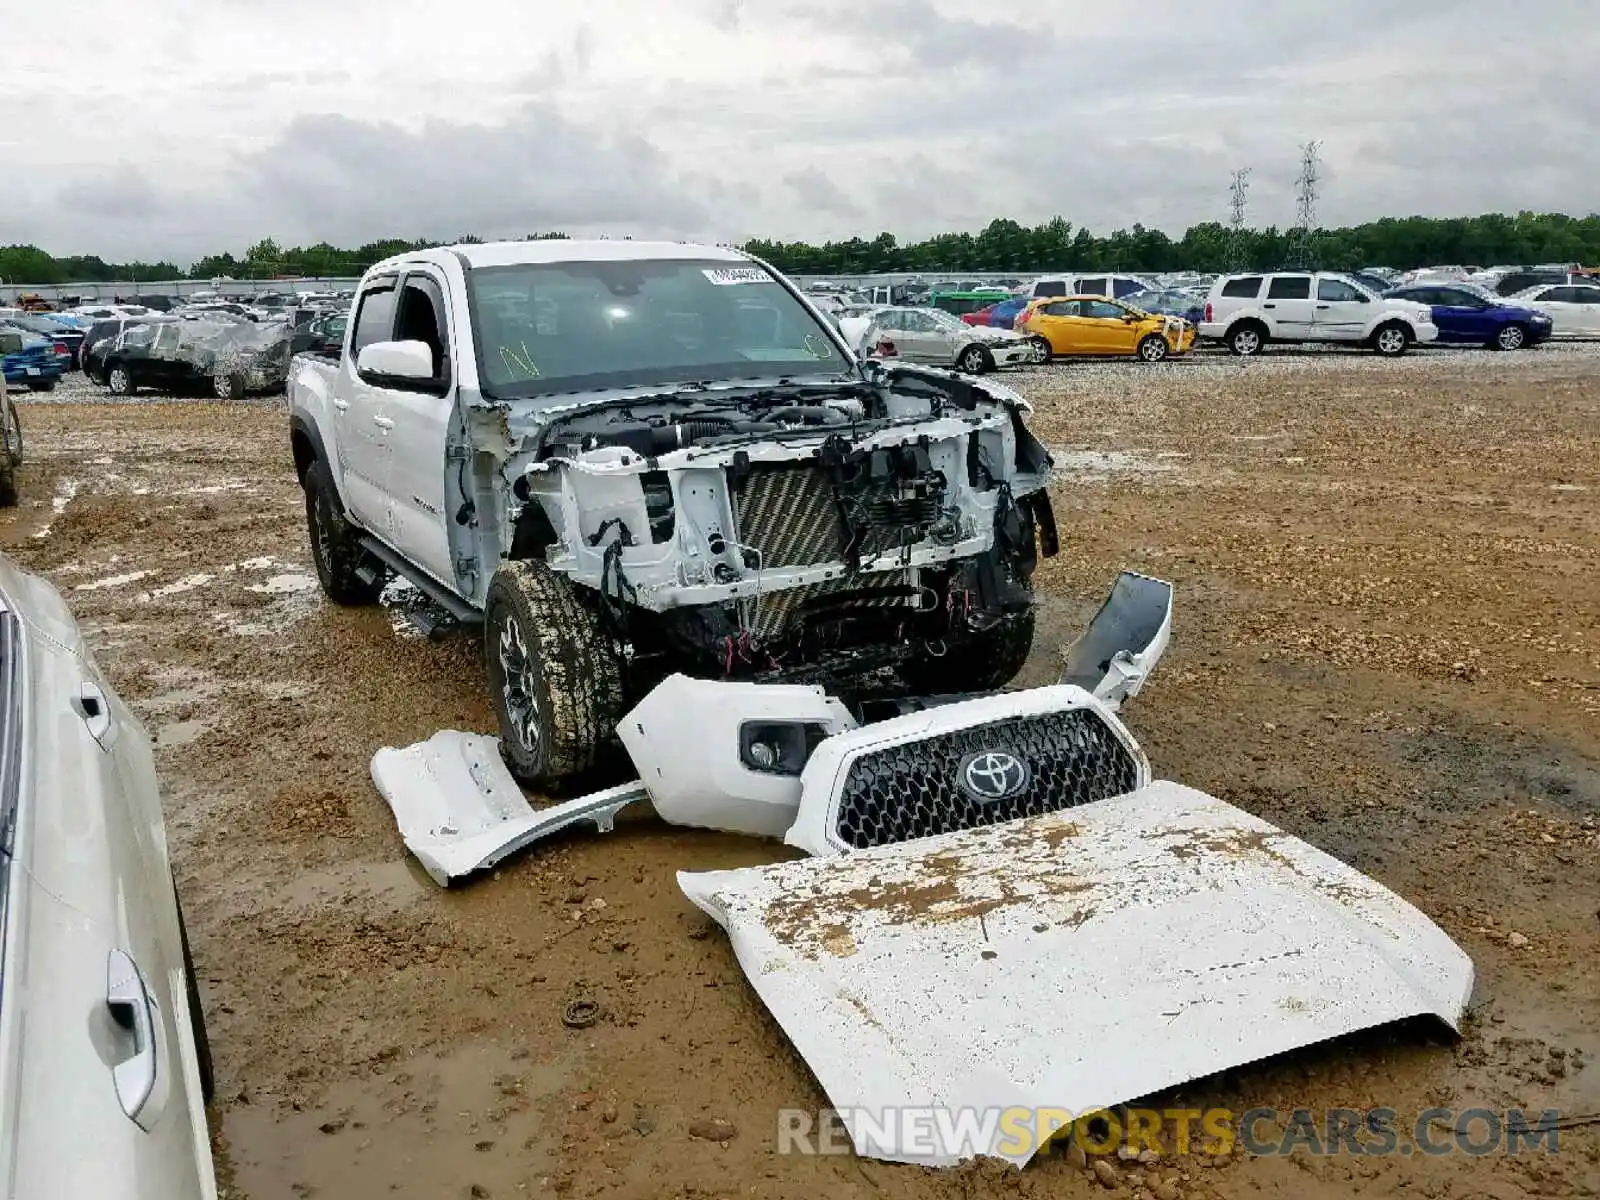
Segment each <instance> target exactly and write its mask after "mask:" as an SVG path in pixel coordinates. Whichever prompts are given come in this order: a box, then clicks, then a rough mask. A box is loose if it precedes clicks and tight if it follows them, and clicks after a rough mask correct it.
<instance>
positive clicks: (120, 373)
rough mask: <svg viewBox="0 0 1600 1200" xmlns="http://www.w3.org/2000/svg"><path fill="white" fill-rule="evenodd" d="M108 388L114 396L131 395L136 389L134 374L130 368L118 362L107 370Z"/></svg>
mask: <svg viewBox="0 0 1600 1200" xmlns="http://www.w3.org/2000/svg"><path fill="white" fill-rule="evenodd" d="M106 388H107V390H108V391H110V393H111V394H112V395H113V396H131V395H133V391H134V384H133V376H132V375H131V374H129V373H128V368H127V367H125V366H123V365H122V364H121V363H117V364H116V365H115V366H113V367H112V368H111V369H110V370H108V371H107V372H106Z"/></svg>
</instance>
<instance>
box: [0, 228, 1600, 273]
mask: <svg viewBox="0 0 1600 1200" xmlns="http://www.w3.org/2000/svg"><path fill="white" fill-rule="evenodd" d="M565 236H567V235H565V234H561V233H535V234H529V235H528V238H529V239H530V240H532V239H539V238H561V237H565ZM455 240H457V241H462V242H476V241H481V240H482V239H480V238H477V237H473V236H470V235H468V236H464V237H461V238H458V239H455ZM436 244H438V243H437V242H436V241H434V240H427V239H424V240H419V241H405V240H404V239H399V238H392V239H388V240H385V241H377V242H368V243H367V244H366V245H364V246H358V247H355V248H353V249H341V248H339V247H337V246H332V245H329V244H328V243H326V242H320V243H318V244H317V245H315V246H293V247H283V246H280V245H278V243H277V242H276V241H274V240H273V239H272V238H263V239H261V240H260V241H258V242H256V243H255V244H254V245H253V246H251V247H250V248H249V249H248V250H246V251H245V252H244V254H243V255H242V256H239V257H235V256H234V255H233V254H232V253H231V252H230V253H222V254H213V255H207V256H206V257H204V258H202V259H200V260H199V261H198V262H196V263H195V264H194V265H193V266H191V267H190V268H189V269H188V270H187V271H185V270H183V269H182V268H180V267H178V266H177V265H175V264H173V263H170V262H153V263H151V262H129V263H108V262H106V261H104V260H103V259H101V258H98V257H96V256H94V255H79V256H73V257H68V258H55V257H53V256H51V255H50V254H48V253H46V252H45V251H43V250H41V249H39V248H38V247H36V246H6V247H0V279H4V280H5V281H6V282H8V283H42V284H60V283H101V282H103V283H114V282H144V281H153V280H161V279H180V278H184V277H188V278H190V279H213V278H216V277H219V276H228V277H231V278H234V279H272V278H276V277H280V276H333V277H344V276H356V275H360V274H361V273H362V271H364V270H366V268H367V267H369V266H371V265H372V264H373V263H375V262H377V261H378V260H380V259H383V258H387V257H389V256H390V255H393V254H400V253H404V252H405V251H408V250H415V249H419V248H421V247H423V246H430V245H436ZM742 248H743V249H745V250H747V251H749V252H750V253H752V254H755V255H757V256H759V257H761V258H764V259H766V260H767V261H768V262H771V263H772V264H773V265H774V266H776V267H778V268H779V269H780V270H782V271H785V272H788V273H791V274H796V275H864V274H879V273H892V272H974V271H1003V272H1013V273H1016V274H1028V273H1032V272H1042V271H1057V270H1082V271H1132V272H1160V271H1179V270H1193V271H1228V270H1271V269H1273V268H1276V267H1282V266H1285V265H1288V264H1290V263H1292V262H1294V261H1296V260H1299V259H1304V260H1306V261H1305V265H1312V266H1317V267H1321V268H1323V269H1325V270H1355V269H1359V268H1361V267H1367V266H1383V267H1394V268H1397V269H1402V270H1403V269H1406V268H1409V267H1418V266H1429V265H1441V264H1446V263H1449V264H1462V265H1473V266H1489V265H1493V264H1500V263H1506V264H1528V263H1566V262H1572V263H1585V264H1590V265H1594V264H1600V214H1596V213H1591V214H1589V215H1588V216H1586V217H1571V216H1567V215H1565V214H1563V213H1535V212H1521V213H1518V214H1516V215H1515V216H1510V215H1507V214H1505V213H1485V214H1483V215H1481V216H1476V217H1385V218H1383V219H1382V220H1378V221H1370V222H1368V223H1366V224H1364V225H1353V226H1349V227H1346V228H1342V229H1318V230H1314V231H1312V232H1311V233H1310V234H1307V235H1304V236H1303V237H1300V238H1297V237H1296V231H1295V230H1290V229H1279V228H1277V227H1276V226H1269V227H1267V228H1265V229H1243V230H1238V231H1234V230H1231V229H1229V228H1228V227H1226V226H1224V225H1222V224H1221V223H1220V222H1216V221H1207V222H1203V223H1201V224H1199V225H1194V226H1191V227H1190V228H1189V229H1188V230H1186V231H1185V232H1184V234H1183V236H1182V237H1181V238H1176V239H1174V238H1172V237H1170V236H1169V235H1167V234H1166V233H1164V232H1162V231H1161V230H1159V229H1146V228H1145V227H1144V226H1143V225H1137V224H1136V225H1134V226H1133V227H1132V228H1131V229H1119V230H1117V231H1115V232H1114V233H1110V234H1107V235H1105V236H1103V237H1102V236H1099V235H1096V234H1095V233H1093V232H1092V231H1091V230H1089V229H1087V228H1082V227H1075V226H1074V225H1073V224H1072V222H1070V221H1068V220H1066V219H1065V218H1063V217H1052V218H1051V219H1050V220H1048V221H1045V222H1043V223H1042V224H1039V225H1023V224H1020V223H1019V222H1017V221H1013V220H1009V219H1007V218H997V219H995V220H993V221H991V222H989V224H988V225H987V226H986V227H985V228H984V229H983V230H982V231H981V232H979V233H941V234H937V235H935V236H934V237H930V238H927V239H926V240H924V241H918V242H906V243H902V242H900V241H899V240H898V239H897V238H896V237H895V236H894V234H892V233H880V234H878V235H877V237H875V238H872V239H871V240H866V239H863V238H859V237H854V238H850V239H848V240H845V241H831V242H824V243H823V244H821V245H814V244H812V243H809V242H777V241H768V240H765V239H759V238H758V239H756V240H754V241H750V242H747V243H745V245H744V246H743V247H742Z"/></svg>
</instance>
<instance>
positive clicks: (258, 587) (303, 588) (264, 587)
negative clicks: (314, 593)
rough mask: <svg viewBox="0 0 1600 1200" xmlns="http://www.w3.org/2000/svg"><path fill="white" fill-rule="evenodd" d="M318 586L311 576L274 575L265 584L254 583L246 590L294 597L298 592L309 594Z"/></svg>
mask: <svg viewBox="0 0 1600 1200" xmlns="http://www.w3.org/2000/svg"><path fill="white" fill-rule="evenodd" d="M316 586H317V581H316V580H315V579H314V578H313V577H312V576H310V575H298V574H294V575H274V576H273V577H272V578H271V579H269V580H267V581H266V582H265V583H252V584H250V585H248V586H247V587H246V588H245V590H246V591H248V592H262V593H264V594H265V595H268V596H292V595H294V594H295V593H296V592H309V591H310V590H311V589H312V588H314V587H316Z"/></svg>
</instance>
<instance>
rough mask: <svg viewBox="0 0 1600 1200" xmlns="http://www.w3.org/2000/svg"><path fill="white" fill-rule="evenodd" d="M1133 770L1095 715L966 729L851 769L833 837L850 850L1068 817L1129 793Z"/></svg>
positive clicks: (1050, 716)
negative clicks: (1063, 813)
mask: <svg viewBox="0 0 1600 1200" xmlns="http://www.w3.org/2000/svg"><path fill="white" fill-rule="evenodd" d="M1137 782H1138V765H1137V764H1136V763H1135V761H1134V758H1133V755H1132V753H1130V752H1129V750H1128V748H1127V747H1126V746H1125V745H1123V743H1122V741H1121V739H1120V738H1118V737H1117V735H1116V734H1115V733H1114V732H1113V731H1112V729H1111V727H1110V726H1109V725H1107V724H1106V723H1105V721H1103V720H1102V719H1101V718H1100V715H1099V714H1098V713H1096V712H1095V711H1094V710H1093V709H1086V708H1075V709H1067V710H1065V711H1062V712H1052V713H1043V714H1040V715H1038V716H1029V717H1013V718H1009V719H1007V720H1003V721H993V722H990V723H988V724H984V725H973V726H971V727H969V728H966V729H957V730H953V731H951V732H949V733H941V734H937V735H935V736H933V737H930V738H924V739H922V740H921V741H915V742H907V743H904V744H903V745H899V746H893V747H890V748H889V749H886V750H873V751H869V752H867V753H865V754H863V755H861V756H860V757H859V758H857V759H856V760H855V761H854V762H853V763H851V765H850V770H849V773H848V774H847V775H846V777H845V782H844V788H843V790H842V792H841V793H840V797H839V818H838V825H837V828H838V831H839V837H840V838H841V839H843V841H844V842H845V844H846V845H848V846H852V847H854V848H855V849H857V850H864V849H866V848H867V847H869V846H884V845H890V844H893V843H897V842H907V841H911V840H912V839H914V838H923V837H932V836H933V835H935V834H940V833H950V832H952V831H954V830H957V829H975V828H978V827H980V826H984V825H996V824H999V823H1000V822H1002V821H1013V820H1016V819H1018V818H1021V817H1036V816H1040V815H1042V814H1044V813H1050V812H1058V811H1060V810H1061V809H1064V808H1075V807H1077V806H1078V805H1080V804H1088V803H1089V802H1091V801H1094V800H1104V799H1106V798H1107V797H1109V796H1120V795H1122V794H1123V793H1124V792H1128V791H1131V790H1132V789H1133V788H1134V786H1135V785H1136V784H1137Z"/></svg>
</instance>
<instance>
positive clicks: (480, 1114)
mask: <svg viewBox="0 0 1600 1200" xmlns="http://www.w3.org/2000/svg"><path fill="white" fill-rule="evenodd" d="M261 1016H262V1019H269V1018H270V1016H271V1014H270V1013H267V1012H264V1013H262V1014H261ZM572 1078H573V1068H572V1065H571V1063H570V1062H568V1061H559V1060H558V1061H555V1062H538V1061H536V1060H535V1058H534V1056H533V1055H532V1054H530V1053H529V1051H528V1049H527V1048H526V1047H521V1048H513V1047H510V1046H504V1045H500V1044H497V1043H485V1042H481V1041H480V1042H477V1043H475V1044H473V1045H470V1046H468V1047H466V1048H464V1049H462V1050H459V1051H457V1052H456V1053H454V1054H450V1055H444V1056H438V1055H418V1056H416V1057H413V1058H409V1059H401V1058H395V1059H390V1060H387V1061H383V1062H381V1064H375V1070H374V1071H373V1073H371V1074H366V1073H363V1075H362V1076H361V1077H360V1078H355V1079H349V1078H347V1079H341V1080H339V1081H338V1082H336V1083H334V1084H333V1085H332V1086H331V1087H329V1088H328V1089H327V1091H326V1092H325V1093H324V1094H323V1095H322V1096H321V1097H320V1100H319V1102H318V1103H305V1102H303V1101H299V1100H297V1101H296V1103H295V1104H293V1105H290V1104H289V1103H287V1102H278V1103H274V1100H275V1099H276V1098H275V1097H274V1096H272V1094H271V1093H268V1092H264V1091H262V1090H260V1089H257V1088H254V1087H252V1088H251V1089H250V1090H251V1103H249V1104H240V1105H235V1106H233V1107H232V1108H230V1109H229V1110H228V1111H227V1113H226V1115H225V1116H224V1118H223V1132H224V1134H225V1136H226V1138H227V1143H228V1157H229V1159H230V1160H231V1163H232V1166H233V1171H234V1179H235V1182H236V1183H237V1185H238V1190H239V1192H240V1194H242V1195H248V1196H290V1195H307V1194H310V1189H309V1188H307V1190H306V1191H303V1192H302V1191H299V1190H298V1189H299V1188H301V1187H306V1183H305V1181H310V1180H315V1181H316V1186H315V1190H316V1194H317V1195H318V1196H330V1197H332V1196H388V1195H400V1196H440V1197H444V1196H468V1195H471V1196H521V1195H542V1194H546V1193H547V1192H548V1190H549V1186H548V1176H549V1175H550V1174H551V1173H552V1172H554V1171H555V1170H556V1169H557V1168H558V1167H559V1165H560V1158H559V1155H560V1150H561V1140H562V1136H563V1134H564V1133H565V1131H566V1125H567V1122H568V1120H569V1119H570V1114H569V1113H568V1111H567V1109H568V1106H567V1105H566V1104H564V1103H563V1102H562V1095H561V1093H562V1089H564V1088H566V1087H567V1086H569V1085H570V1084H571V1082H572ZM596 1122H597V1123H598V1117H596ZM623 1128H626V1126H623Z"/></svg>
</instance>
